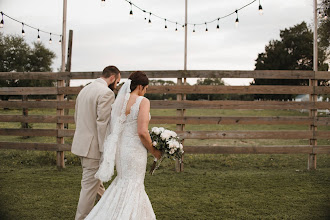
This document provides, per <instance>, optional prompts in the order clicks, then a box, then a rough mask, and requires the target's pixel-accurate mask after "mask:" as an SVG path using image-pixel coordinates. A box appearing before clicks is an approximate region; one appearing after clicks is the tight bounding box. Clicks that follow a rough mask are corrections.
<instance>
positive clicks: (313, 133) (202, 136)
mask: <svg viewBox="0 0 330 220" xmlns="http://www.w3.org/2000/svg"><path fill="white" fill-rule="evenodd" d="M131 72H132V71H122V72H121V76H122V78H127V77H128V76H129V74H130V73H131ZM145 72H146V74H147V75H148V77H149V78H160V79H169V80H172V79H181V78H254V79H292V80H302V79H303V80H307V81H306V82H308V80H309V81H310V83H309V85H304V86H289V85H285V86H283V85H252V86H225V85H186V84H183V83H178V84H176V85H166V86H152V85H150V86H149V87H148V93H150V94H178V95H182V94H184V95H189V94H239V95H243V94H247V95H248V94H289V95H309V96H310V97H314V98H310V99H308V101H307V100H303V101H302V100H295V99H293V100H282V101H269V100H254V101H237V100H214V101H207V100H197V101H192V100H185V99H184V98H182V99H178V100H151V101H150V103H151V108H152V109H172V110H179V111H180V110H181V111H183V112H184V111H187V110H188V111H190V110H191V109H200V110H214V109H224V110H225V109H228V110H295V111H309V112H315V111H316V110H317V111H320V110H322V111H327V112H329V110H330V102H329V101H325V100H323V101H317V100H316V99H315V97H317V95H329V94H330V87H329V86H317V83H315V82H317V81H318V80H330V73H329V72H326V71H316V72H314V71H300V70H255V71H227V70H189V71H182V70H172V71H167V70H164V71H158V70H156V71H145ZM100 75H101V72H58V73H53V72H1V73H0V80H25V79H30V80H54V81H57V82H58V81H60V80H71V79H95V78H98V77H100ZM311 82H314V83H311ZM81 89H83V86H79V87H65V86H59V85H57V86H56V87H2V88H0V96H9V97H10V96H14V97H15V99H16V100H13V99H8V98H7V99H6V100H0V108H2V109H11V110H13V109H52V110H57V111H61V110H64V109H72V110H73V109H74V108H75V100H74V97H73V98H70V100H63V99H57V100H56V99H49V100H44V99H34V100H30V99H26V100H24V101H22V100H17V99H18V98H17V97H19V96H38V95H40V96H43V95H50V96H53V97H59V96H61V95H62V96H63V95H77V94H78V93H79V92H80V91H81ZM115 93H116V91H115ZM71 113H72V112H71ZM207 114H208V112H207V111H205V115H203V116H186V115H184V114H177V115H176V116H152V118H151V121H150V124H152V125H162V126H165V127H166V125H169V124H172V125H182V128H184V126H185V125H187V127H188V126H189V125H191V126H195V125H212V126H213V128H214V126H215V125H233V126H234V125H256V126H258V125H283V126H291V125H299V126H305V127H304V128H305V129H303V130H297V129H294V130H292V129H288V130H269V131H268V130H261V129H259V130H258V128H257V127H255V129H253V130H244V129H241V130H225V129H224V130H208V131H198V130H197V131H195V130H186V129H182V130H177V133H178V135H179V136H180V137H181V138H183V139H184V140H189V139H192V140H227V139H234V140H235V139H237V140H244V139H247V140H248V139H256V140H257V139H261V140H271V139H276V140H304V141H306V145H292V144H291V145H262V144H261V145H260V144H256V145H255V146H211V145H203V146H202V145H199V144H197V145H196V146H190V145H186V144H185V146H184V149H185V153H188V154H204V153H205V154H309V155H311V154H313V155H315V154H329V153H330V146H328V145H317V144H316V143H317V142H316V140H329V139H330V131H329V130H328V129H325V130H324V129H323V130H317V129H315V130H311V129H310V128H309V127H312V126H314V127H317V126H323V127H328V126H329V124H330V117H329V116H327V115H323V117H321V116H318V115H317V114H316V115H315V114H314V115H313V114H310V115H309V116H246V115H243V116H241V115H240V116H208V115H207ZM240 114H244V113H242V112H241V113H240ZM0 122H2V123H50V124H52V127H51V129H50V128H47V129H34V128H33V129H27V128H12V127H4V128H1V129H0V136H8V137H13V136H22V137H26V136H28V137H43V136H45V137H56V138H57V139H59V138H62V140H63V138H69V139H70V138H72V137H73V136H74V132H75V130H73V129H72V128H71V129H63V128H61V127H59V125H61V124H74V117H73V116H72V115H61V114H58V115H42V114H40V115H14V114H13V113H9V114H0ZM15 126H17V124H16V125H15ZM45 126H46V125H45ZM187 127H186V128H187ZM195 127H196V126H195ZM177 128H178V126H177ZM188 128H189V127H188ZM269 129H272V128H271V127H270V128H269ZM282 129H283V128H282ZM308 140H313V141H314V142H310V144H307V141H308ZM67 143H68V142H65V144H64V142H62V143H25V142H23V143H21V142H20V143H18V142H9V141H0V149H21V150H46V151H58V152H62V151H69V150H70V149H71V146H70V144H67ZM69 143H70V142H69ZM203 143H204V142H203ZM311 143H312V144H311Z"/></svg>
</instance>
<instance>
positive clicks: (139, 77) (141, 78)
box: [128, 71, 149, 92]
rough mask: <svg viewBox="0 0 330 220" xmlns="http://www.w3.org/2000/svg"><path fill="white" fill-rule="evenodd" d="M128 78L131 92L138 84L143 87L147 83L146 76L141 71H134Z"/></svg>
mask: <svg viewBox="0 0 330 220" xmlns="http://www.w3.org/2000/svg"><path fill="white" fill-rule="evenodd" d="M128 79H130V80H132V82H131V87H130V89H131V91H132V92H133V91H134V90H135V89H136V87H137V86H138V85H142V86H143V87H145V86H146V85H148V84H149V79H148V76H147V75H146V74H145V72H143V71H135V72H133V73H131V75H129V77H128Z"/></svg>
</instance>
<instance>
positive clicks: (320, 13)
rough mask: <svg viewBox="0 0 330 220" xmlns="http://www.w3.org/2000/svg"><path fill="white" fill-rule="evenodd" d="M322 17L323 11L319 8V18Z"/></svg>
mask: <svg viewBox="0 0 330 220" xmlns="http://www.w3.org/2000/svg"><path fill="white" fill-rule="evenodd" d="M321 17H322V12H321V11H320V10H319V18H321Z"/></svg>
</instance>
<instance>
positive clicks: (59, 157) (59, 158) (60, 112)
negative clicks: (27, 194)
mask: <svg viewBox="0 0 330 220" xmlns="http://www.w3.org/2000/svg"><path fill="white" fill-rule="evenodd" d="M66 13H67V0H63V24H62V63H61V72H65V46H66ZM59 87H64V80H57V88H59ZM57 101H58V102H60V101H64V94H58V95H57ZM56 115H57V116H58V117H59V116H63V115H64V109H60V108H58V107H57V110H56ZM56 128H57V130H60V129H64V124H63V123H57V126H56ZM56 142H57V144H58V145H60V144H64V137H59V136H57V140H56ZM56 165H57V168H65V163H64V151H57V157H56Z"/></svg>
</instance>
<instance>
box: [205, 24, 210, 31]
mask: <svg viewBox="0 0 330 220" xmlns="http://www.w3.org/2000/svg"><path fill="white" fill-rule="evenodd" d="M205 31H206V32H207V31H209V30H208V29H207V24H206V22H205Z"/></svg>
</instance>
